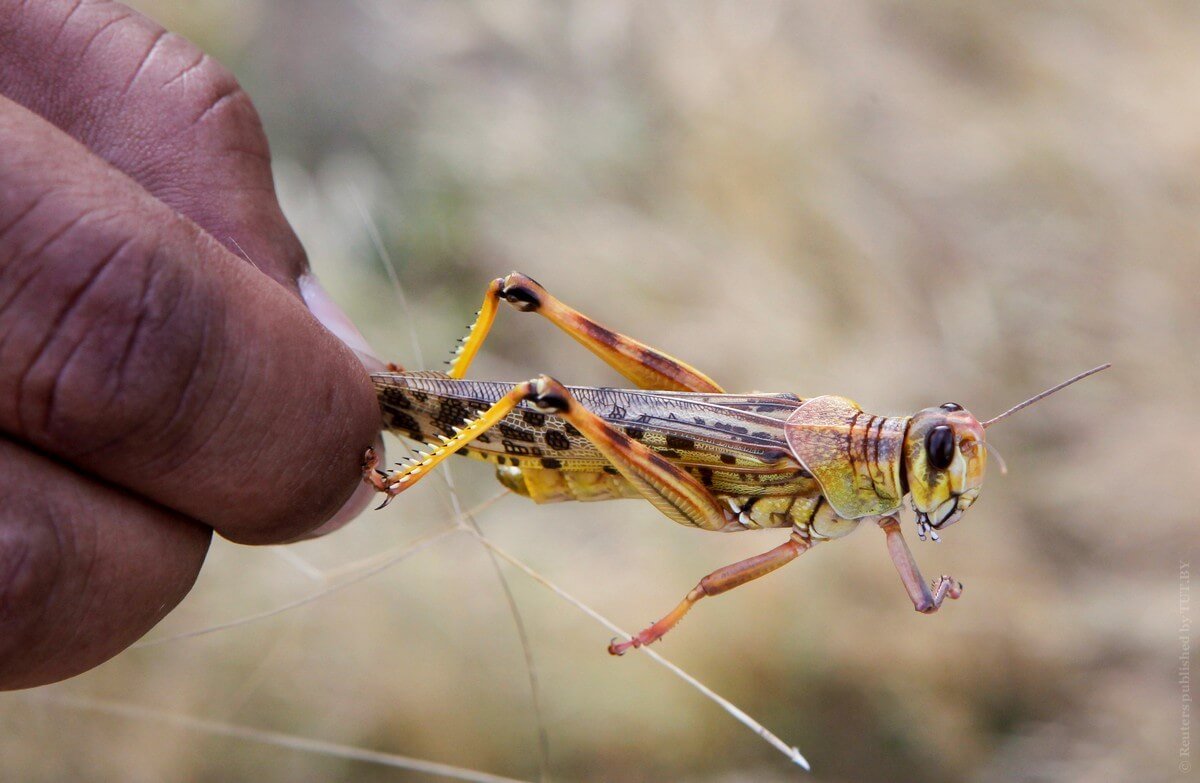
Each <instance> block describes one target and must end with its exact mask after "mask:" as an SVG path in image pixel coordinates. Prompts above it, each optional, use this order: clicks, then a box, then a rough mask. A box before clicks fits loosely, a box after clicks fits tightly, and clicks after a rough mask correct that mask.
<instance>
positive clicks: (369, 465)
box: [363, 448, 400, 511]
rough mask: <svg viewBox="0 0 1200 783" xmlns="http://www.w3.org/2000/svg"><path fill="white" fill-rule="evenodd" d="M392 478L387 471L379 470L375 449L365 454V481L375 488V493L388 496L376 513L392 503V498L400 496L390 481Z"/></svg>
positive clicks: (368, 450)
mask: <svg viewBox="0 0 1200 783" xmlns="http://www.w3.org/2000/svg"><path fill="white" fill-rule="evenodd" d="M390 478H391V477H390V476H389V475H388V474H387V472H386V471H383V470H380V469H379V455H378V454H376V453H375V449H371V448H369V449H367V451H366V453H364V454H363V481H364V482H365V483H367V484H369V485H371V486H372V487H374V488H375V491H377V492H383V493H385V494H386V495H387V497H386V498H384V500H383V503H381V504H379V506H377V507H376V509H375V510H376V511H378V510H379V509H381V508H383V507H384V506H386V505H387V504H388V503H391V502H392V498H394V497H396V495H398V494H400V493H399V491H398V490H397V489H396V488H395V485H393V484H392V483H391V481H390V480H389V479H390Z"/></svg>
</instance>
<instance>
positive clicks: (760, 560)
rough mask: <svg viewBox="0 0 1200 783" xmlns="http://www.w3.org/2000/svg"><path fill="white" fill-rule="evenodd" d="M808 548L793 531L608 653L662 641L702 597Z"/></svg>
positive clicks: (703, 584) (717, 574) (723, 571)
mask: <svg viewBox="0 0 1200 783" xmlns="http://www.w3.org/2000/svg"><path fill="white" fill-rule="evenodd" d="M809 546H810V544H809V542H808V540H807V539H805V538H803V537H802V536H801V534H800V532H799V531H797V530H793V531H792V536H791V538H789V539H788V540H787V541H786V542H784V543H783V544H780V545H779V546H777V547H775V548H774V549H772V550H771V551H769V552H764V553H763V554H761V555H755V556H754V557H748V558H746V559H745V560H742V561H739V562H737V563H734V564H733V565H727V566H725V567H724V568H718V569H717V570H716V571H713V572H712V573H711V574H709V575H708V576H706V577H704V578H703V579H701V580H700V582H699V584H697V585H696V586H695V587H693V588H692V590H691V592H689V593H688V594H687V595H686V596H685V597H684V599H683V600H682V601H680V602H679V605H678V606H676V607H675V608H674V609H672V610H671V612H670V613H669V614H667V615H666V616H665V617H663V618H662V619H661V620H659V621H658V622H656V623H654V624H653V625H651V626H650V627H649V628H647V629H645V630H644V631H642V632H641V633H638V634H636V635H635V636H634V637H633V638H632V639H629V640H627V641H618V640H616V639H613V641H612V643H611V644H609V645H608V651H609V652H610V653H612V654H613V655H624V654H625V652H626V651H627V650H629V649H630V648H631V647H643V646H645V645H647V644H650V643H651V642H655V641H657V640H659V639H661V638H662V637H663V635H664V634H665V633H666V632H667V631H669V630H671V629H672V628H674V627H675V625H676V623H678V622H679V621H680V620H682V619H683V616H684V615H685V614H687V613H688V611H689V610H690V609H691V608H692V607H693V606H694V605H695V604H696V602H697V601H699V600H700V599H701V598H704V597H705V596H710V595H720V594H721V593H724V592H726V591H728V590H732V589H733V588H735V587H740V586H741V585H744V584H746V583H747V582H749V581H751V580H754V579H758V578H759V577H760V576H766V575H767V574H769V573H771V572H772V571H774V570H776V569H778V568H781V567H783V566H785V565H787V564H788V563H790V562H791V561H793V560H795V559H796V558H797V557H799V556H800V555H801V554H803V553H804V551H805V550H806V549H808V548H809Z"/></svg>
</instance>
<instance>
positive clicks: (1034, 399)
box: [983, 362, 1112, 429]
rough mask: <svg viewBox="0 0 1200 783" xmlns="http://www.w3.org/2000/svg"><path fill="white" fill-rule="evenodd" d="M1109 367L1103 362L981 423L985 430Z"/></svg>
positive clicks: (1109, 365)
mask: <svg viewBox="0 0 1200 783" xmlns="http://www.w3.org/2000/svg"><path fill="white" fill-rule="evenodd" d="M1109 367H1112V365H1111V364H1109V363H1108V362H1105V363H1104V364H1102V365H1100V366H1099V367H1093V368H1092V369H1090V370H1088V371H1087V372H1081V373H1079V374H1078V375H1076V376H1075V377H1074V378H1071V379H1070V380H1067V381H1063V382H1062V383H1060V384H1058V385H1057V386H1054V387H1051V388H1049V389H1046V391H1044V392H1042V393H1041V394H1035V395H1034V396H1032V397H1030V398H1029V399H1028V400H1025V402H1022V403H1020V404H1018V405H1014V406H1013V407H1011V408H1009V409H1008V410H1006V411H1005V412H1004V413H1001V414H1000V415H999V416H997V417H995V418H993V419H988V420H987V421H985V422H984V423H983V426H984V428H985V429H986V428H987V427H989V426H991V425H993V424H995V423H996V422H998V421H1000V420H1001V419H1003V418H1005V417H1006V416H1011V415H1013V414H1014V413H1016V412H1017V411H1019V410H1021V409H1022V408H1028V407H1029V406H1030V405H1033V404H1034V403H1035V402H1037V401H1038V400H1041V399H1045V398H1046V397H1049V396H1050V395H1051V394H1054V393H1055V392H1056V391H1062V390H1063V389H1065V388H1067V387H1068V386H1070V385H1071V384H1072V383H1075V382H1076V381H1082V380H1083V379H1084V378H1086V377H1088V376H1089V375H1095V374H1096V373H1098V372H1100V371H1101V370H1107V369H1108V368H1109Z"/></svg>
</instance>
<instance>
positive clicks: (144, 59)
mask: <svg viewBox="0 0 1200 783" xmlns="http://www.w3.org/2000/svg"><path fill="white" fill-rule="evenodd" d="M169 35H170V33H168V32H167V31H166V30H164V29H162V28H161V27H160V28H159V29H158V32H156V33H155V34H154V39H153V40H152V41H151V42H150V46H149V47H147V49H146V52H145V54H143V55H142V56H141V57H140V58H139V59H138V64H137V67H136V68H134V69H133V73H132V74H131V75H130V77H129V80H128V81H126V82H125V85H124V86H123V87H121V89H120V91H119V92H118V93H117V95H118V96H119V97H121V98H123V97H125V96H126V95H128V94H129V91H130V90H131V89H133V85H134V84H135V83H136V82H137V80H138V77H139V76H141V75H142V71H144V70H145V69H146V66H148V65H149V64H150V61H151V60H152V59H153V58H154V52H155V51H157V50H158V45H159V44H160V43H162V42H163V40H165V39H166V38H167V37H168V36H169Z"/></svg>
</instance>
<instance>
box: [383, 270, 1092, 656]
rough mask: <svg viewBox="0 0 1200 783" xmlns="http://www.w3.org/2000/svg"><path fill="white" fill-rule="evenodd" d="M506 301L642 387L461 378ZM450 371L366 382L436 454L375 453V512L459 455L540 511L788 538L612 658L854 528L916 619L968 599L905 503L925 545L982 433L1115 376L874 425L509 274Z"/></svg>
mask: <svg viewBox="0 0 1200 783" xmlns="http://www.w3.org/2000/svg"><path fill="white" fill-rule="evenodd" d="M501 301H504V302H507V303H509V304H510V305H512V306H513V307H514V308H516V309H517V310H519V311H522V312H533V313H538V314H540V315H542V316H543V317H545V318H546V319H548V320H549V321H550V322H551V323H553V324H554V325H555V326H557V327H558V328H560V329H562V330H563V331H564V332H566V333H567V334H568V335H570V336H571V337H572V338H574V339H575V340H577V341H578V342H580V343H582V344H583V345H584V347H586V348H587V349H588V350H590V351H591V352H592V353H594V354H596V355H597V356H598V357H600V359H602V360H603V361H604V362H606V363H607V364H608V365H609V366H611V367H612V368H613V369H615V370H616V371H617V372H619V373H620V374H621V375H622V376H624V377H625V378H628V379H629V380H630V381H632V382H633V383H634V384H635V385H637V386H638V387H639V388H638V389H611V388H593V387H582V386H564V385H563V384H561V383H559V382H558V381H557V380H555V379H554V378H551V377H549V376H547V375H540V376H538V377H537V378H534V379H532V380H528V381H525V382H523V383H499V382H492V381H469V380H464V379H463V378H464V376H465V374H466V371H467V368H468V367H469V365H470V364H471V361H472V359H474V357H475V356H476V354H477V353H478V352H479V349H480V347H481V345H482V344H483V341H484V339H485V338H486V337H487V334H488V331H489V330H490V329H491V326H492V323H493V321H494V320H495V317H496V313H497V311H498V309H499V303H500V302H501ZM449 364H450V367H449V371H448V372H445V373H440V372H406V371H404V370H403V369H402V368H400V367H398V366H396V365H391V366H390V367H389V372H381V373H374V374H373V375H372V376H371V377H372V380H373V382H374V385H375V390H376V392H377V394H378V397H379V405H380V409H381V411H382V414H383V422H384V425H385V426H386V427H387V428H388V429H389V430H392V431H393V432H396V433H399V434H401V435H404V436H407V437H409V438H412V439H414V440H417V441H422V442H426V443H428V451H425V452H418V453H417V456H415V457H413V458H410V459H408V460H406V461H405V462H403V463H399V464H398V466H397V467H398V468H399V470H396V471H393V472H385V471H382V470H379V468H378V457H377V456H376V455H375V454H374V452H373V451H372V450H368V451H367V453H366V456H365V460H364V470H363V475H364V480H365V481H366V482H367V483H369V484H371V485H372V486H374V487H375V488H376V489H377V490H379V491H380V492H382V493H386V495H387V498H386V499H385V500H384V502H383V504H382V505H381V506H380V508H382V507H383V506H384V505H387V503H388V502H390V501H391V499H392V498H394V497H395V496H396V495H398V494H400V493H401V492H403V491H404V490H406V489H408V488H410V487H412V486H413V485H414V484H416V483H417V482H418V481H420V480H421V479H422V478H423V477H425V476H426V475H428V474H429V472H430V471H431V470H433V468H434V467H435V466H436V465H437V464H438V463H439V462H441V461H442V460H443V459H445V458H446V457H448V456H450V455H451V454H463V455H466V456H468V457H471V458H474V459H479V460H484V461H487V462H491V463H493V464H494V465H496V476H497V478H498V479H499V481H500V483H501V484H503V485H504V486H505V487H507V488H508V489H510V490H512V491H513V492H515V493H516V494H518V495H523V496H525V497H528V498H530V499H531V500H533V501H534V502H536V503H557V502H561V501H567V500H579V501H599V500H614V499H617V498H641V499H643V500H648V501H650V503H651V504H652V505H653V506H654V507H655V508H657V509H658V510H659V511H661V512H662V513H663V514H665V515H666V516H667V517H669V518H670V519H672V520H674V521H675V522H678V523H680V524H682V525H687V526H690V527H696V528H699V529H701V530H711V531H721V532H737V531H742V530H758V529H763V528H787V529H789V530H790V535H789V537H788V540H787V541H785V542H784V543H782V544H780V545H779V546H777V547H775V548H774V549H771V550H770V551H768V552H765V553H763V554H761V555H757V556H755V557H750V558H747V559H746V560H742V561H740V562H738V563H734V564H733V565H729V566H726V567H724V568H721V569H718V570H716V571H714V572H712V573H711V574H709V575H708V576H706V577H704V578H703V579H701V580H700V582H699V583H698V584H697V585H696V586H695V587H694V588H692V590H691V591H690V592H689V593H688V594H687V595H686V596H685V597H684V599H683V600H682V601H681V602H680V603H679V605H678V606H676V607H675V608H674V609H673V610H672V611H671V612H669V613H668V614H667V615H665V616H664V617H663V618H662V619H660V620H659V621H658V622H656V623H654V624H653V625H651V626H650V627H648V628H646V629H645V630H643V631H641V632H640V633H638V634H636V635H635V636H633V637H632V638H630V639H627V640H620V639H614V640H613V641H612V643H611V644H610V645H609V648H608V649H609V652H611V653H612V654H614V655H620V654H622V653H624V652H625V651H626V650H628V649H629V648H631V647H641V646H643V645H647V644H650V643H651V642H654V641H656V640H658V639H660V638H661V637H662V636H663V635H664V634H665V633H667V631H669V630H670V629H671V628H672V627H673V626H675V624H676V623H678V622H679V620H680V619H681V618H682V617H683V616H684V615H685V614H686V613H687V612H688V611H689V610H690V609H691V608H692V606H693V605H695V604H696V602H697V601H699V600H700V599H702V598H704V597H706V596H714V595H719V594H721V593H724V592H726V591H728V590H731V589H733V588H735V587H738V586H740V585H743V584H745V583H747V582H749V581H751V580H754V579H757V578H759V577H761V576H764V575H766V574H768V573H770V572H772V571H775V570H776V569H778V568H780V567H782V566H783V565H785V564H787V563H789V562H791V561H792V560H795V559H796V558H797V557H799V556H800V555H801V554H803V553H804V552H806V551H808V550H809V549H810V548H812V547H813V546H814V545H815V544H817V543H819V542H822V541H832V540H835V539H838V538H841V537H843V536H845V535H847V534H848V533H850V532H851V531H852V530H854V529H855V528H856V527H858V526H859V525H860V524H861V523H863V522H874V523H875V524H876V525H878V527H880V528H881V529H882V530H883V533H884V535H885V538H886V542H887V549H888V553H889V555H890V556H891V560H892V562H893V564H894V565H895V567H896V570H897V571H898V572H899V574H900V581H901V583H902V584H903V585H904V589H905V591H906V592H907V593H908V597H909V598H910V599H911V600H912V603H913V606H914V607H915V608H916V610H917V611H918V612H922V613H927V614H928V613H932V612H936V611H937V610H938V609H939V608H940V607H941V605H942V602H943V601H944V600H945V599H947V598H951V599H954V598H958V597H959V596H960V595H961V594H962V590H963V587H962V583H961V582H959V581H957V580H955V579H953V578H951V577H950V576H946V575H942V576H941V577H940V578H938V579H937V580H935V581H934V582H932V583H927V582H926V581H925V579H924V578H923V577H922V576H921V572H920V569H919V568H918V566H917V563H916V560H915V559H914V558H913V556H912V552H911V551H910V550H909V548H908V544H907V543H906V542H905V540H904V536H903V535H902V533H901V530H900V519H899V512H900V509H901V505H902V502H903V500H904V498H905V497H906V496H907V497H908V498H909V499H910V502H911V505H912V508H913V511H914V512H915V514H916V530H917V535H918V536H919V537H920V538H921V540H925V539H926V538H930V539H932V540H934V541H937V540H939V535H938V533H939V531H942V530H944V529H945V528H947V527H949V526H950V525H952V524H954V523H955V522H957V521H958V520H959V519H961V518H962V516H963V513H964V512H966V510H967V509H968V508H970V507H971V506H972V505H973V504H974V503H975V501H976V500H977V499H978V497H979V491H980V488H981V486H982V483H983V474H984V467H985V466H986V464H987V454H988V449H987V447H986V443H985V440H984V430H985V429H986V428H987V427H988V426H990V425H992V424H994V423H996V422H997V421H999V420H1001V419H1003V418H1005V417H1006V416H1009V415H1011V414H1013V413H1015V412H1017V411H1018V410H1020V409H1022V408H1024V407H1026V406H1028V405H1031V404H1033V403H1034V402H1036V401H1038V400H1040V399H1042V398H1043V397H1046V396H1048V395H1050V394H1053V393H1054V392H1056V391H1058V390H1059V389H1062V388H1064V387H1066V386H1068V385H1070V384H1072V383H1075V382H1076V381H1078V380H1081V379H1083V378H1086V377H1087V376H1089V375H1092V374H1093V373H1097V372H1099V371H1100V370H1103V369H1106V368H1107V367H1108V366H1109V365H1107V364H1105V365H1101V366H1100V367H1096V368H1094V369H1092V370H1089V371H1087V372H1085V373H1081V374H1080V375H1077V376H1075V377H1074V378H1071V379H1070V380H1068V381H1065V382H1064V383H1061V384H1059V385H1058V386H1055V387H1053V388H1051V389H1048V390H1047V391H1044V392H1042V393H1041V394H1038V395H1035V396H1034V397H1032V398H1030V399H1028V400H1026V401H1024V402H1022V403H1020V404H1019V405H1016V406H1014V407H1013V408H1010V409H1009V410H1007V411H1005V412H1004V413H1002V414H1000V415H999V416H996V417H995V418H992V419H989V420H988V421H984V422H980V421H979V420H978V419H976V418H975V417H974V416H973V415H971V414H970V413H969V412H968V411H966V410H965V409H964V408H963V407H962V406H961V405H958V404H956V403H949V402H948V403H945V404H943V405H939V406H937V407H932V408H925V409H924V410H921V411H918V412H917V413H915V414H914V415H912V416H875V415H873V414H870V413H866V412H864V411H863V410H862V409H861V408H860V407H859V406H858V404H857V403H855V402H854V401H853V400H851V399H848V398H846V397H837V396H831V395H827V396H821V397H813V398H808V399H803V398H800V397H798V396H796V395H795V394H758V393H755V394H727V393H726V392H725V391H724V390H723V389H722V388H721V387H720V386H718V385H717V384H716V383H715V382H714V381H713V380H712V379H710V378H709V377H708V376H706V375H704V374H703V373H701V372H699V371H698V370H696V369H695V368H693V367H691V366H690V365H688V364H686V363H684V362H682V361H680V360H678V359H675V358H673V357H671V356H669V355H668V354H666V353H663V352H662V351H659V350H655V349H654V348H651V347H649V346H647V345H645V344H644V343H641V342H639V341H637V340H634V339H633V338H631V337H627V336H625V335H623V334H619V333H617V332H614V331H612V330H610V329H607V328H606V327H604V326H601V325H600V324H598V323H597V322H595V321H593V320H592V319H590V318H588V317H587V316H585V315H583V314H582V313H580V312H578V311H577V310H575V309H573V308H571V307H569V306H567V305H566V304H564V303H562V302H561V301H559V300H558V299H556V298H554V297H553V296H551V295H550V294H549V293H548V292H547V291H546V289H545V288H543V287H542V286H541V285H539V284H538V283H537V282H536V281H534V280H532V279H531V278H529V277H526V276H525V275H522V274H519V273H517V272H513V273H512V274H510V275H508V276H507V277H504V278H499V279H496V280H494V281H492V283H491V285H489V286H488V289H487V292H486V294H485V295H484V300H483V305H482V306H481V307H480V309H479V311H478V313H477V314H476V319H475V321H474V323H472V324H471V326H470V327H468V332H467V335H466V336H465V337H464V338H462V340H461V341H460V345H459V346H458V348H457V349H456V351H455V355H454V358H453V360H452V361H451V362H450V363H449ZM1001 469H1002V470H1003V463H1001Z"/></svg>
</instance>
